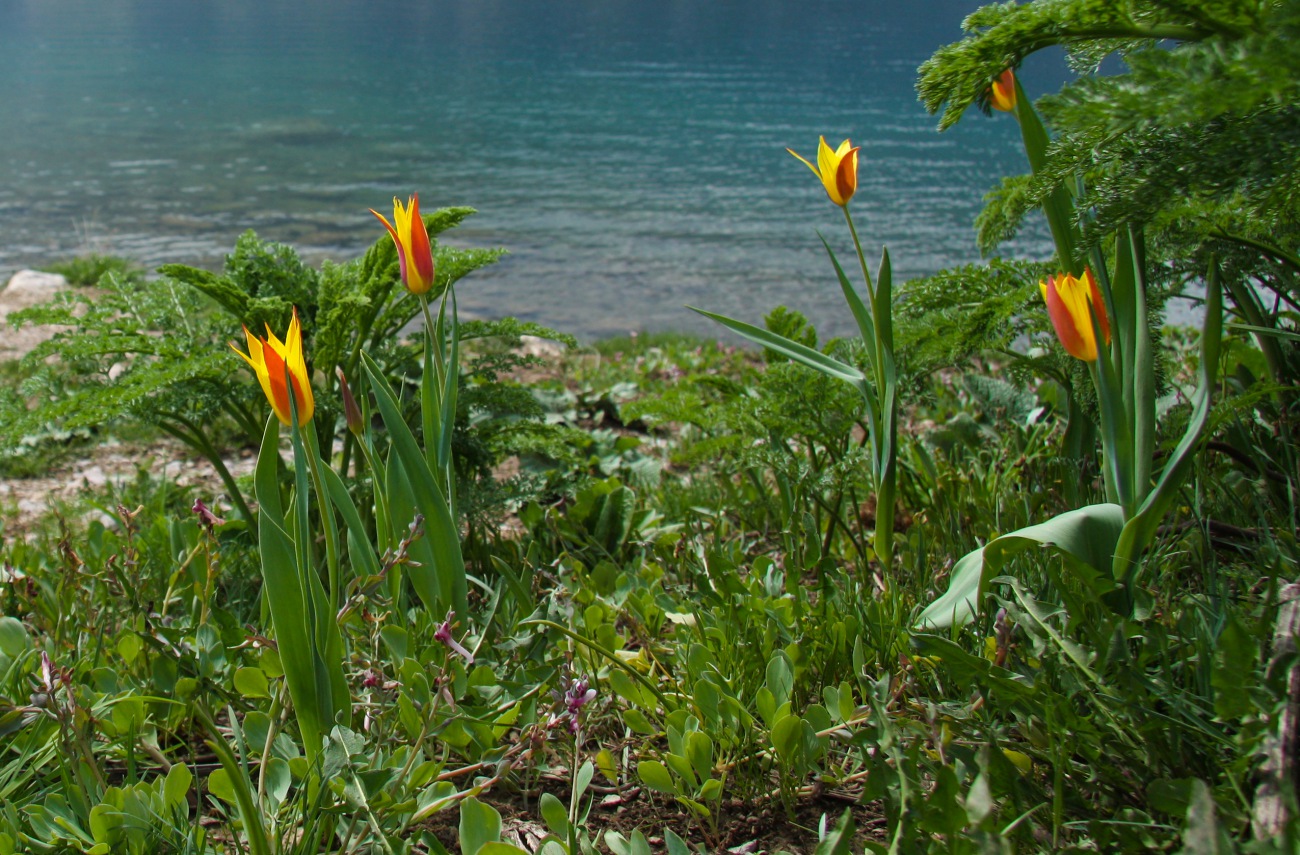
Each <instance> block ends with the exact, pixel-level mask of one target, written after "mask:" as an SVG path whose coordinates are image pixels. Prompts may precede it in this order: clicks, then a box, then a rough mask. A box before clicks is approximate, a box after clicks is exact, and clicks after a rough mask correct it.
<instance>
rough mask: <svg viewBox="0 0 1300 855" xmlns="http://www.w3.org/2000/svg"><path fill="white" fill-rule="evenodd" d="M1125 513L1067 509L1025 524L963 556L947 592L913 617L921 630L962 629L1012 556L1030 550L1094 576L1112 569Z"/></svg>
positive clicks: (1111, 508) (1110, 508)
mask: <svg viewBox="0 0 1300 855" xmlns="http://www.w3.org/2000/svg"><path fill="white" fill-rule="evenodd" d="M1123 528H1124V512H1123V510H1122V509H1121V508H1120V506H1119V505H1114V504H1101V505H1089V506H1088V507H1085V508H1079V509H1078V510H1073V511H1067V512H1066V513H1063V514H1061V515H1060V516H1057V517H1054V518H1052V519H1050V520H1048V521H1047V522H1044V523H1039V524H1037V525H1031V526H1027V527H1025V528H1022V529H1018V530H1016V531H1013V532H1010V533H1008V534H1004V535H1002V536H1001V537H996V538H994V539H993V540H991V541H989V542H988V543H987V544H986V545H984V546H982V547H980V548H979V549H976V550H975V551H974V552H971V553H968V554H967V555H965V556H963V557H962V558H961V560H959V561H958V562H957V564H956V565H955V566H954V567H953V569H952V577H951V581H950V582H949V585H948V590H947V591H946V592H945V593H944V594H943V595H942V596H941V597H939V598H938V599H937V600H935V601H934V602H933V603H931V604H930V605H929V606H927V607H926V609H925V611H923V612H921V615H920V617H918V618H917V621H916V625H917V626H918V627H919V628H922V629H944V628H947V627H951V626H963V625H965V624H967V623H969V622H970V621H972V620H974V618H975V616H976V615H977V614H978V613H979V604H980V599H981V597H982V596H983V594H984V590H985V588H986V587H987V585H988V583H989V580H990V579H992V578H994V577H995V576H997V575H999V574H1000V572H1001V570H1002V567H1003V566H1004V565H1005V564H1006V562H1007V561H1009V560H1010V559H1011V558H1012V557H1014V556H1016V555H1019V554H1020V553H1022V552H1025V551H1027V550H1029V549H1031V548H1033V547H1048V548H1050V549H1051V550H1052V551H1054V552H1056V553H1058V554H1060V555H1062V556H1063V557H1065V558H1066V562H1067V564H1069V563H1071V562H1077V563H1078V564H1082V565H1084V566H1085V567H1087V568H1091V570H1092V571H1094V573H1104V572H1105V570H1106V568H1108V567H1110V566H1111V562H1112V560H1113V557H1114V555H1115V547H1116V544H1117V543H1118V542H1119V538H1120V532H1121V531H1122V530H1123Z"/></svg>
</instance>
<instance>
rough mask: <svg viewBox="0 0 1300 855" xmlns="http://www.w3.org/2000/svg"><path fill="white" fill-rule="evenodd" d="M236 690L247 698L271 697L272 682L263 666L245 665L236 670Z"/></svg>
mask: <svg viewBox="0 0 1300 855" xmlns="http://www.w3.org/2000/svg"><path fill="white" fill-rule="evenodd" d="M235 691H237V692H239V694H241V695H243V696H244V697H246V698H269V697H271V684H270V683H269V682H268V681H267V679H266V672H265V671H263V670H262V669H261V668H254V667H244V668H240V669H239V670H238V671H236V672H235Z"/></svg>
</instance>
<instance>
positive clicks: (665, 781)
mask: <svg viewBox="0 0 1300 855" xmlns="http://www.w3.org/2000/svg"><path fill="white" fill-rule="evenodd" d="M636 774H637V777H639V778H640V779H641V783H643V784H645V785H646V786H647V787H649V788H650V789H652V790H654V791H655V792H657V793H664V794H666V795H670V796H672V795H676V794H677V786H676V784H674V783H673V776H672V774H671V773H669V771H668V767H667V766H665V765H664V764H662V763H660V762H659V761H658V760H642V761H641V762H640V763H638V764H637V766H636Z"/></svg>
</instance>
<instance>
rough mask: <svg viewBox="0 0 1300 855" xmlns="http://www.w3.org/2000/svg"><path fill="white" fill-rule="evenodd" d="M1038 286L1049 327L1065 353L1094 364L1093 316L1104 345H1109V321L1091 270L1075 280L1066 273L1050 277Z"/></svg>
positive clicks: (1095, 342) (1095, 355) (1095, 344)
mask: <svg viewBox="0 0 1300 855" xmlns="http://www.w3.org/2000/svg"><path fill="white" fill-rule="evenodd" d="M1038 287H1039V289H1040V290H1041V291H1042V293H1043V300H1044V301H1045V302H1046V303H1047V314H1048V316H1049V317H1050V318H1051V319H1052V326H1053V327H1055V328H1056V337H1057V338H1058V339H1060V340H1061V345H1062V346H1063V347H1064V348H1065V351H1066V353H1068V354H1070V355H1071V356H1073V357H1075V358H1076V359H1082V360H1083V361H1084V362H1095V361H1096V359H1097V336H1096V335H1095V333H1094V331H1093V326H1092V316H1093V315H1094V314H1095V315H1096V316H1097V331H1098V332H1100V333H1101V338H1102V341H1103V342H1104V343H1105V344H1110V321H1109V320H1108V319H1107V317H1106V304H1105V302H1104V301H1103V300H1102V298H1101V291H1099V290H1098V288H1097V280H1095V279H1093V278H1092V271H1091V270H1088V269H1085V270H1084V271H1083V275H1082V276H1077V277H1076V276H1072V275H1070V274H1069V273H1062V274H1061V275H1059V276H1049V277H1047V280H1046V281H1039V283H1038Z"/></svg>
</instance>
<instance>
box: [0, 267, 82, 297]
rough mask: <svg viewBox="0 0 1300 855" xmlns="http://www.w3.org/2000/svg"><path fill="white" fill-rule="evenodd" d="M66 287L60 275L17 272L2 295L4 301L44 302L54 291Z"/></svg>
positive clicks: (65, 282) (36, 271) (66, 282)
mask: <svg viewBox="0 0 1300 855" xmlns="http://www.w3.org/2000/svg"><path fill="white" fill-rule="evenodd" d="M67 287H68V280H67V279H65V278H64V277H63V275H62V274H61V273H43V272H41V271H39V270H19V271H18V272H17V273H15V274H14V275H13V276H11V277H9V284H8V285H6V286H5V288H4V291H3V295H4V297H5V298H6V299H9V298H14V297H19V298H23V299H32V300H34V301H40V300H45V299H48V298H49V297H51V296H52V295H53V294H54V292H55V291H60V290H62V289H64V288H67Z"/></svg>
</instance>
